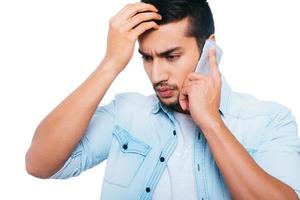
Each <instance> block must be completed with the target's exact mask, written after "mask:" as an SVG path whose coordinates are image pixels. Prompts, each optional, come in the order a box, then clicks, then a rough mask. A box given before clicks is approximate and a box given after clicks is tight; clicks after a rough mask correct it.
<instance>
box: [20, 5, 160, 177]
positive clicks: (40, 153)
mask: <svg viewBox="0 0 300 200" xmlns="http://www.w3.org/2000/svg"><path fill="white" fill-rule="evenodd" d="M145 11H148V12H145ZM139 12H140V13H139ZM155 19H156V20H159V19H160V15H159V14H157V9H156V8H155V7H154V6H153V5H150V4H146V3H134V4H129V5H127V6H125V7H124V8H123V9H122V10H121V11H119V12H118V13H117V14H116V15H115V16H114V17H112V18H111V19H110V23H109V32H108V39H107V49H106V54H105V57H104V59H103V60H102V62H101V63H100V65H99V66H98V67H97V68H96V70H95V71H94V72H93V73H92V74H91V75H90V76H89V77H88V78H87V79H86V80H85V81H84V82H83V83H82V84H81V85H80V86H79V87H78V88H77V89H76V90H75V91H73V92H72V93H71V94H70V95H69V96H68V97H67V98H66V99H64V100H63V101H62V102H61V103H60V104H59V105H58V106H57V107H56V108H55V109H54V110H53V111H52V112H50V113H49V114H48V115H47V116H46V117H45V119H43V120H42V121H41V122H40V124H39V125H38V127H37V128H36V130H35V134H34V137H33V139H32V143H31V146H30V148H29V149H28V151H27V153H26V170H27V172H28V173H29V174H31V175H33V176H36V177H39V178H49V177H50V176H51V175H53V174H54V173H55V172H56V171H58V170H59V169H60V168H61V167H62V166H63V165H64V163H65V161H66V160H67V159H68V158H69V157H70V154H71V153H72V151H73V150H74V149H75V147H76V145H77V144H78V143H79V142H80V140H81V138H82V137H83V136H84V133H85V130H86V129H87V127H88V125H89V122H90V120H91V118H92V116H93V113H95V110H96V108H97V105H98V104H99V103H100V101H101V99H102V98H103V96H104V95H105V93H106V91H107V89H108V88H109V86H110V85H111V83H112V82H113V80H114V79H115V78H116V76H117V75H118V74H119V73H120V72H121V71H122V70H123V69H124V68H125V66H126V65H127V64H128V62H129V60H130V59H131V57H132V55H133V50H134V45H135V42H136V40H137V38H138V36H139V35H140V34H142V33H143V32H145V31H146V30H149V29H151V28H158V25H157V24H156V23H155V22H154V21H149V20H155ZM116 43H117V44H118V45H115V44H116ZM95 117H96V116H95ZM90 132H92V131H90ZM97 134H99V133H97ZM100 134H101V133H100Z"/></svg>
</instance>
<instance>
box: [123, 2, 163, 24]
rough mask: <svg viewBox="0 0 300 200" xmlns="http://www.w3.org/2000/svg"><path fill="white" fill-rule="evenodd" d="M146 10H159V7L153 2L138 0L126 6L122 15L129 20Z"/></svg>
mask: <svg viewBox="0 0 300 200" xmlns="http://www.w3.org/2000/svg"><path fill="white" fill-rule="evenodd" d="M146 11H152V12H158V10H157V8H156V7H155V6H154V5H152V4H149V3H143V2H137V3H132V4H128V5H127V6H125V8H124V10H123V11H122V14H121V16H122V18H124V19H126V20H127V19H129V18H131V17H133V16H135V15H136V14H137V13H140V12H146Z"/></svg>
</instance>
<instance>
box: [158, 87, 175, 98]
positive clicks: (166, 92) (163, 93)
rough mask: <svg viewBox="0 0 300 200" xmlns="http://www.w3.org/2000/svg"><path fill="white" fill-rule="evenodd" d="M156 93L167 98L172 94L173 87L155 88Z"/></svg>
mask: <svg viewBox="0 0 300 200" xmlns="http://www.w3.org/2000/svg"><path fill="white" fill-rule="evenodd" d="M156 91H157V93H158V95H159V96H160V97H162V98H169V97H172V96H173V93H174V89H159V90H156Z"/></svg>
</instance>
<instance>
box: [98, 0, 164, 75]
mask: <svg viewBox="0 0 300 200" xmlns="http://www.w3.org/2000/svg"><path fill="white" fill-rule="evenodd" d="M157 12H158V10H157V9H156V8H155V7H154V6H153V5H151V4H147V3H142V2H138V3H132V4H128V5H126V6H125V7H124V8H123V9H121V10H120V11H119V12H118V13H117V14H116V15H115V16H113V17H112V18H111V19H110V20H109V31H108V38H107V49H106V54H105V57H104V60H107V61H110V62H112V63H113V64H114V65H113V67H114V69H111V70H114V71H116V72H118V73H119V72H121V71H122V70H123V69H124V68H125V67H126V65H127V64H128V62H129V61H130V59H131V57H132V55H133V51H134V46H135V42H136V40H137V38H138V36H139V35H141V34H142V33H144V32H145V31H146V30H149V29H152V28H153V29H158V27H159V26H158V24H157V23H155V22H154V20H160V19H161V15H159V14H158V13H157Z"/></svg>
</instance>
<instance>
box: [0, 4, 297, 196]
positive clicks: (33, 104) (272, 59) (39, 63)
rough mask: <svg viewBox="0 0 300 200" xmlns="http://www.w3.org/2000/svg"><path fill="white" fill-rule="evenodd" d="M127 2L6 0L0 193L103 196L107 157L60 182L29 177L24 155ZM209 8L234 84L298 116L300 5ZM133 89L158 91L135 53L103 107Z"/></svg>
mask: <svg viewBox="0 0 300 200" xmlns="http://www.w3.org/2000/svg"><path fill="white" fill-rule="evenodd" d="M128 2H133V1H126V0H118V1H113V0H110V1H104V0H103V1H102V0H97V1H96V0H85V1H83V0H82V1H79V0H51V1H41V0H27V1H21V0H9V1H3V0H1V1H0V81H1V83H0V92H1V98H0V102H1V103H0V126H1V129H0V130H1V132H0V133H1V140H0V148H1V149H0V150H1V165H0V168H1V170H0V173H1V174H0V182H1V189H0V190H1V192H0V199H31V200H36V199H43V200H47V199H49V200H50V199H51V200H52V199H99V197H100V191H101V184H102V178H103V174H104V168H105V164H106V162H105V161H104V162H103V163H101V164H100V165H98V166H97V167H95V168H93V169H90V170H88V171H86V172H84V173H83V174H81V175H80V176H79V177H77V178H72V179H69V180H67V181H57V180H40V179H37V178H34V177H31V176H29V175H27V174H26V171H25V162H24V158H25V153H26V150H27V148H28V147H29V145H30V142H31V138H32V135H33V133H34V131H35V128H36V126H37V125H38V123H39V122H40V121H41V120H42V118H44V117H45V116H46V114H48V113H49V112H50V111H51V110H52V109H53V108H54V107H55V106H56V105H57V104H58V103H60V102H61V101H62V100H63V99H64V98H65V97H66V96H67V95H68V94H69V93H71V92H72V91H73V90H74V89H76V88H77V87H78V86H79V85H80V84H81V83H82V82H83V81H84V80H85V79H86V78H87V77H88V76H89V74H90V73H92V71H93V70H94V69H95V68H96V67H97V65H98V64H99V63H100V61H101V59H102V56H103V55H104V52H105V47H106V36H107V28H108V20H109V18H110V17H111V16H113V15H114V14H115V13H116V12H117V11H118V10H119V9H121V8H122V7H123V6H124V5H125V4H126V3H128ZM210 5H211V8H212V11H213V13H214V18H215V25H216V36H217V42H218V43H219V45H220V46H221V47H222V48H223V51H224V54H223V59H222V62H221V65H220V70H221V71H222V72H223V74H224V75H225V77H226V79H227V80H228V82H229V84H230V85H231V87H232V89H233V90H235V91H239V92H244V93H249V94H252V95H254V96H256V97H257V98H259V99H263V100H275V101H277V102H279V103H281V104H284V105H286V106H287V107H289V108H290V109H291V110H292V112H293V113H294V115H295V116H296V118H297V121H299V119H300V106H299V101H300V96H299V85H300V80H299V73H298V72H299V67H300V61H299V56H300V54H299V45H300V37H299V35H300V28H299V19H300V12H299V9H300V6H299V1H298V0H285V1H282V0H264V1H261V0H252V1H249V0H227V1H210ZM136 47H137V46H136ZM136 50H137V49H136ZM125 91H138V92H141V93H144V94H151V93H153V91H152V87H151V85H150V81H149V80H148V78H147V76H146V74H145V72H144V69H143V66H142V62H141V59H140V56H139V55H138V53H137V51H135V54H134V56H133V59H132V60H131V62H130V63H129V65H128V67H127V68H126V69H125V71H123V72H122V73H121V74H120V75H119V76H118V78H117V79H116V80H115V81H114V83H113V84H112V86H111V87H110V89H109V90H108V92H107V94H106V96H105V97H104V99H103V101H102V102H101V103H100V105H101V104H104V103H107V102H109V101H110V100H111V99H112V98H113V96H114V95H115V94H116V93H119V92H125Z"/></svg>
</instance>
